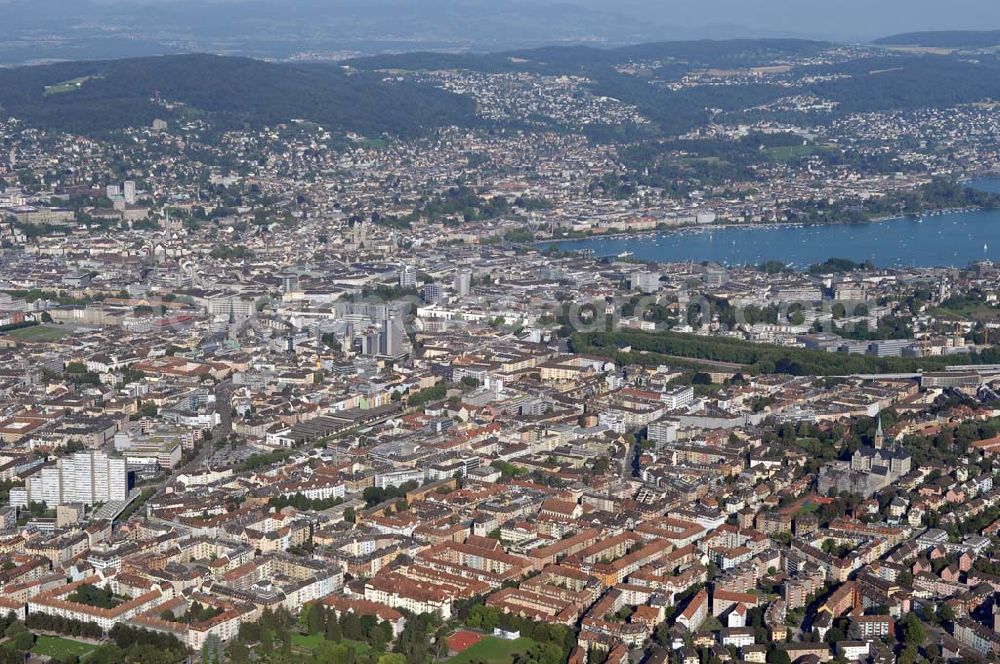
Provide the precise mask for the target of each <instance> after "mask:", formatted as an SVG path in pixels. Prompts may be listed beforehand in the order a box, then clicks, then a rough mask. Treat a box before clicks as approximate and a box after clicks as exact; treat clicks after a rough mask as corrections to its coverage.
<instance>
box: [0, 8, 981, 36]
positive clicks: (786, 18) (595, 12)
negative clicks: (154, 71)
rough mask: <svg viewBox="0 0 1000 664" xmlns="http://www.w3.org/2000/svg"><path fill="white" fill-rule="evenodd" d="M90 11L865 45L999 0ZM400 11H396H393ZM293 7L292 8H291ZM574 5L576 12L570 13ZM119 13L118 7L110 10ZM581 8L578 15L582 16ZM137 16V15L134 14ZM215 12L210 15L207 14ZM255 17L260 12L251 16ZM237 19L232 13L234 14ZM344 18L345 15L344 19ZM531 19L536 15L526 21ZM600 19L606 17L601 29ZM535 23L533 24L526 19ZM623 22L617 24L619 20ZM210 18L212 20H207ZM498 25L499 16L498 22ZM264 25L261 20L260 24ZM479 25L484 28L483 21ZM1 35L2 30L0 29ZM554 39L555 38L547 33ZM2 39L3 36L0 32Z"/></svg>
mask: <svg viewBox="0 0 1000 664" xmlns="http://www.w3.org/2000/svg"><path fill="white" fill-rule="evenodd" d="M87 1H88V0H0V7H3V6H4V5H8V6H11V5H12V6H13V7H15V8H16V9H14V10H10V11H12V12H21V13H30V14H32V15H34V16H35V17H36V18H37V17H38V16H39V15H50V16H51V18H52V19H53V20H55V19H57V18H58V17H59V16H60V15H61V12H54V13H52V12H49V11H48V9H50V8H52V7H61V6H63V5H65V7H66V8H75V9H76V10H77V11H76V12H74V13H77V14H79V13H80V12H81V11H82V12H86V11H87V10H86V9H84V7H86V6H87ZM89 2H90V7H91V9H93V5H99V6H101V7H102V9H104V10H105V11H108V10H111V11H114V10H113V9H111V8H110V7H108V6H109V5H133V7H132V8H133V9H136V8H135V7H134V6H135V5H147V6H149V7H150V8H152V7H157V8H165V7H177V6H185V9H186V10H187V11H192V12H193V13H192V14H191V15H192V16H197V15H198V14H197V9H196V8H197V6H198V5H199V4H211V5H229V6H230V9H232V6H233V5H237V6H239V5H248V4H254V5H257V7H258V8H259V7H261V6H264V7H267V8H268V9H267V10H265V11H264V12H263V15H266V14H268V13H269V12H273V11H278V12H281V13H282V14H284V13H285V10H286V8H288V12H287V15H288V16H293V15H294V16H298V17H300V18H303V19H304V20H306V21H308V20H310V19H312V18H317V19H319V20H322V21H337V19H338V18H343V19H345V20H349V19H350V18H351V16H354V17H357V16H364V17H365V19H366V20H370V19H372V17H373V15H374V17H375V19H376V20H377V22H378V28H379V31H381V30H382V29H383V25H382V21H383V20H384V21H385V25H384V30H385V33H386V34H394V33H397V32H402V33H405V32H406V31H407V25H406V22H407V21H406V19H405V18H403V17H404V16H406V15H410V16H413V15H415V13H417V14H420V15H422V16H425V17H426V18H427V19H428V20H431V21H433V20H434V19H436V18H438V17H446V16H451V17H455V16H458V17H460V18H463V19H468V20H472V21H483V22H486V24H488V22H489V21H490V17H491V16H496V17H499V16H500V15H504V17H503V22H504V23H505V24H510V23H511V14H515V16H514V24H515V25H516V22H517V18H518V15H519V14H523V15H524V19H525V22H526V23H525V25H524V27H525V28H529V29H530V28H535V29H539V28H544V25H539V24H544V23H545V22H546V19H545V16H546V15H549V16H551V12H552V11H553V10H557V11H561V12H566V15H572V14H574V13H576V12H578V15H579V16H580V17H581V21H582V23H583V24H584V25H585V26H587V27H588V28H589V27H591V26H593V27H594V28H595V33H596V32H600V31H601V28H602V25H604V26H605V28H607V29H610V27H609V26H611V25H614V26H615V27H619V26H621V25H631V24H633V22H634V24H635V25H636V26H638V29H639V30H644V29H645V30H649V29H652V30H654V31H656V30H661V29H662V31H663V37H664V39H677V38H683V37H685V36H690V37H695V38H702V37H737V36H748V37H759V36H768V35H774V36H802V37H818V38H830V39H843V40H867V39H872V38H875V37H879V36H885V35H889V34H894V33H899V32H910V31H917V30H920V31H922V30H956V29H974V30H989V29H1000V0H89ZM399 7H405V8H406V9H405V10H404V11H400V12H399V13H398V14H397V13H396V12H395V11H394V8H399ZM293 8H294V9H293ZM574 8H575V11H574ZM116 9H124V8H121V7H119V8H116ZM581 10H585V11H581ZM140 11H141V10H140ZM208 13H209V14H216V12H208ZM257 13H258V14H260V12H257ZM236 14H237V16H238V14H239V12H238V11H237V13H236ZM349 15H351V16H349ZM533 15H535V16H533ZM602 17H608V18H609V19H612V18H613V19H614V20H609V22H608V23H607V24H602ZM533 19H534V20H533ZM618 19H624V22H622V21H620V20H618ZM209 20H210V21H211V19H209ZM498 20H499V19H498ZM264 23H265V24H266V20H265V21H264ZM480 25H481V26H483V27H486V26H485V25H484V24H483V23H480ZM0 33H2V29H0ZM554 37H555V39H558V36H554ZM0 38H2V34H0Z"/></svg>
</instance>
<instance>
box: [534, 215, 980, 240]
mask: <svg viewBox="0 0 1000 664" xmlns="http://www.w3.org/2000/svg"><path fill="white" fill-rule="evenodd" d="M983 210H985V208H982V207H967V208H942V209H938V210H928V211H926V212H922V213H920V214H919V215H917V216H916V218H913V217H912V215H908V214H904V215H886V216H880V217H872V218H871V219H866V220H864V221H828V222H793V221H776V222H769V223H759V224H738V223H737V224H734V223H724V224H715V223H711V224H684V225H681V226H674V227H670V228H656V229H652V230H648V231H624V232H621V233H594V234H590V235H582V236H580V237H567V238H552V239H548V240H535V241H533V242H531V244H532V245H534V246H538V245H554V244H564V243H567V242H590V241H594V240H604V239H609V240H611V239H617V240H623V239H624V240H628V239H632V238H636V239H639V238H643V237H648V236H650V235H682V234H683V233H684V232H685V231H693V230H697V231H714V230H720V231H722V230H731V229H745V230H769V229H774V228H814V227H827V226H865V225H867V224H881V223H884V222H887V221H906V220H907V219H911V220H912V221H923V219H924V218H925V217H939V216H942V215H946V214H961V213H965V212H977V211H978V212H981V211H983ZM570 251H582V249H572V250H570Z"/></svg>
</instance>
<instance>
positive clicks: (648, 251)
mask: <svg viewBox="0 0 1000 664" xmlns="http://www.w3.org/2000/svg"><path fill="white" fill-rule="evenodd" d="M968 184H969V185H970V186H974V187H975V188H977V189H982V190H984V191H990V192H993V193H1000V180H979V181H974V182H970V183H968ZM544 245H545V246H554V247H557V248H558V249H560V250H561V251H580V250H584V249H589V250H593V252H594V254H595V255H596V256H617V255H619V254H625V253H627V254H630V255H631V257H632V258H638V259H642V260H648V261H658V262H664V263H668V262H673V263H679V262H684V261H696V262H700V261H714V262H718V263H722V264H723V265H746V264H748V263H752V264H759V263H762V262H764V261H767V260H779V261H782V262H784V263H786V264H791V265H794V266H796V267H800V268H801V267H805V266H807V265H810V264H812V263H821V262H823V261H825V260H826V259H828V258H833V257H836V258H847V259H850V260H854V261H858V262H861V261H865V260H870V261H872V262H873V263H874V264H875V265H878V266H880V267H903V266H913V267H936V266H942V267H952V266H954V267H961V266H965V265H968V264H969V263H970V262H971V261H978V260H992V261H997V262H1000V210H972V211H968V212H946V213H942V214H930V215H925V216H923V217H921V218H919V219H914V218H910V217H902V218H898V219H889V220H886V221H876V222H869V223H862V224H822V225H820V224H816V225H809V226H787V225H781V226H778V225H776V226H757V227H734V226H730V227H702V228H696V229H682V230H677V231H665V232H662V233H655V234H652V233H648V234H641V235H633V236H621V237H605V238H586V239H580V240H564V241H557V242H546V243H544Z"/></svg>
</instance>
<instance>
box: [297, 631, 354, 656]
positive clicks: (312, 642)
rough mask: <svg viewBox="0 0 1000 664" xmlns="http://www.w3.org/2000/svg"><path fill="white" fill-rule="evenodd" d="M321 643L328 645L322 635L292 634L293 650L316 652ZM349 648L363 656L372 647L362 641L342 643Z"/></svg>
mask: <svg viewBox="0 0 1000 664" xmlns="http://www.w3.org/2000/svg"><path fill="white" fill-rule="evenodd" d="M321 643H326V639H325V638H324V637H323V635H322V634H299V633H297V632H293V633H292V648H293V650H294V649H295V648H299V649H301V650H309V651H315V650H316V649H317V648H318V647H319V645H320V644H321ZM341 643H344V644H346V645H349V646H353V647H354V652H355V653H357V654H359V655H363V654H365V653H367V652H368V651H369V650H370V649H371V646H369V645H368V644H367V643H362V642H361V641H351V640H350V639H344V640H343V641H341Z"/></svg>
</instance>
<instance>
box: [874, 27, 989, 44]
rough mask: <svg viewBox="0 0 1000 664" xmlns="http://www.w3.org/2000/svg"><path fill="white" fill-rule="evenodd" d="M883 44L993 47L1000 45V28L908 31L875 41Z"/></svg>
mask: <svg viewBox="0 0 1000 664" xmlns="http://www.w3.org/2000/svg"><path fill="white" fill-rule="evenodd" d="M875 43H876V44H881V45H883V46H923V47H927V48H991V47H994V46H1000V30H941V31H936V32H907V33H904V34H899V35H891V36H889V37H883V38H882V39H878V40H876V41H875Z"/></svg>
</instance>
